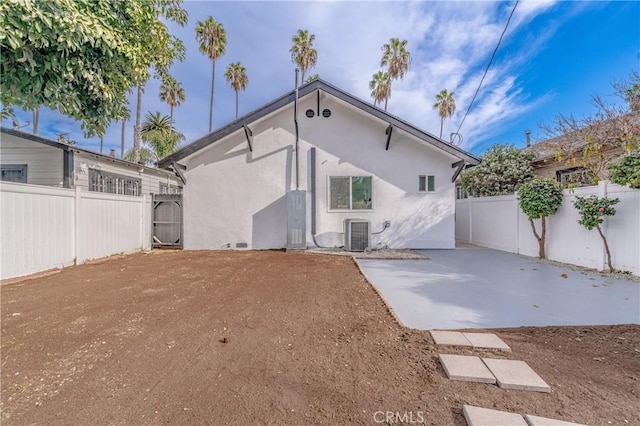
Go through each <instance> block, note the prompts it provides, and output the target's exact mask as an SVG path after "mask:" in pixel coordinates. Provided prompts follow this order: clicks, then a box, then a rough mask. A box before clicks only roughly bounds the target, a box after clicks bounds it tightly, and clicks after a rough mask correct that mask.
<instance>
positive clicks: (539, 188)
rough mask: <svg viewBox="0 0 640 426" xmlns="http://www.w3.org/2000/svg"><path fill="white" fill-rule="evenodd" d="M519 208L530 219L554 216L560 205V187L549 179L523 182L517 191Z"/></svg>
mask: <svg viewBox="0 0 640 426" xmlns="http://www.w3.org/2000/svg"><path fill="white" fill-rule="evenodd" d="M518 199H519V200H520V208H521V209H522V211H523V212H524V214H526V215H527V216H528V217H529V218H530V219H540V218H542V217H546V216H551V215H553V214H555V213H556V212H557V211H558V209H559V208H560V206H561V205H562V186H560V184H559V183H558V182H556V181H555V180H552V179H549V178H536V179H534V180H531V181H529V182H525V183H524V184H523V185H522V186H521V187H520V189H519V190H518Z"/></svg>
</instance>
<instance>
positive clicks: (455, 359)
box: [438, 355, 496, 384]
mask: <svg viewBox="0 0 640 426" xmlns="http://www.w3.org/2000/svg"><path fill="white" fill-rule="evenodd" d="M438 356H439V357H440V362H441V363H442V367H443V368H444V371H445V373H447V377H449V379H450V380H460V381H463V382H478V383H489V384H494V383H496V378H495V377H494V376H493V374H491V371H489V369H488V368H487V366H486V365H485V364H484V362H482V360H481V359H480V358H478V357H477V356H465V355H438Z"/></svg>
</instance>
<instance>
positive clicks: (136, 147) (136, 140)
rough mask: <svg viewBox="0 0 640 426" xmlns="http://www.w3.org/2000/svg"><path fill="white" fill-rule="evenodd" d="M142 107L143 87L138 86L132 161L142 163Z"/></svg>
mask: <svg viewBox="0 0 640 426" xmlns="http://www.w3.org/2000/svg"><path fill="white" fill-rule="evenodd" d="M141 105H142V87H141V86H138V104H137V105H136V125H135V126H134V128H133V158H132V161H133V162H134V163H137V162H138V161H140V108H141Z"/></svg>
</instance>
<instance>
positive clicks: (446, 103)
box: [433, 89, 456, 139]
mask: <svg viewBox="0 0 640 426" xmlns="http://www.w3.org/2000/svg"><path fill="white" fill-rule="evenodd" d="M453 95H454V92H449V91H447V89H442V90H441V91H440V93H438V94H437V95H436V103H435V104H433V108H435V109H437V110H438V115H440V139H442V128H443V127H444V119H445V118H451V117H452V116H453V113H454V112H456V101H455V99H453Z"/></svg>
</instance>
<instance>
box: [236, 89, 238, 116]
mask: <svg viewBox="0 0 640 426" xmlns="http://www.w3.org/2000/svg"><path fill="white" fill-rule="evenodd" d="M236 118H238V91H237V90H236Z"/></svg>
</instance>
